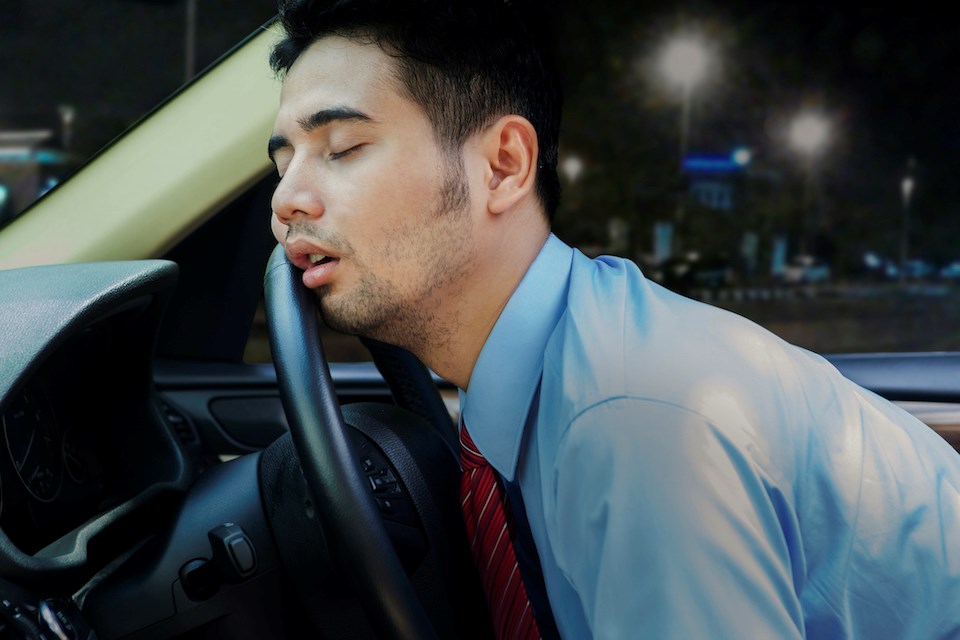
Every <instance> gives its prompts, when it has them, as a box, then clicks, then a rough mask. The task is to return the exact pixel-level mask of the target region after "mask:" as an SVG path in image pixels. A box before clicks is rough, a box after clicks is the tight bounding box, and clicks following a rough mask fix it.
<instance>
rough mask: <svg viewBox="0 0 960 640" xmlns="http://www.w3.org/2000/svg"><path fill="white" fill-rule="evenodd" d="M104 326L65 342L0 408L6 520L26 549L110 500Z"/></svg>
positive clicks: (0, 476)
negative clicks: (102, 410) (103, 417)
mask: <svg viewBox="0 0 960 640" xmlns="http://www.w3.org/2000/svg"><path fill="white" fill-rule="evenodd" d="M104 331H105V329H101V330H88V331H85V332H83V333H82V334H81V335H80V336H77V337H76V338H75V339H74V340H72V341H70V342H69V343H68V344H66V345H64V346H63V347H62V348H61V349H59V350H58V352H57V353H56V354H54V356H53V357H52V358H51V359H50V361H48V362H47V363H46V364H45V365H44V366H43V367H42V368H41V369H40V370H39V371H38V372H36V373H35V374H34V375H33V376H31V377H30V378H29V380H27V381H26V383H25V384H24V385H22V386H21V388H20V389H19V390H18V391H16V392H15V393H14V394H13V395H12V396H11V397H10V398H8V399H7V402H6V403H5V406H4V409H3V412H2V415H0V431H2V434H0V440H2V442H0V528H2V529H3V531H4V533H6V535H7V537H9V538H10V540H11V541H12V542H13V543H14V544H16V545H17V546H18V547H19V548H20V549H21V550H23V551H24V552H26V553H35V552H36V551H38V550H40V549H42V548H43V547H44V546H46V545H47V544H49V543H50V542H52V541H53V540H55V539H56V538H57V537H59V536H60V535H62V534H63V533H65V532H67V531H69V530H70V529H71V528H73V527H75V526H76V525H78V524H80V523H82V522H83V521H85V520H87V519H89V518H90V517H91V516H93V515H96V513H98V512H99V511H101V510H102V509H103V508H104V507H105V506H107V504H108V502H109V491H108V489H109V482H108V476H107V474H106V468H105V466H104V460H103V457H104V455H105V452H106V450H107V447H106V446H105V442H107V441H108V440H109V438H110V433H109V430H108V429H105V423H104V422H103V421H100V420H98V419H97V418H96V416H97V411H98V410H97V408H96V407H97V405H98V404H99V406H100V407H104V406H106V404H104V403H108V402H109V401H110V398H109V396H108V395H106V396H105V395H104V391H103V390H102V389H99V388H98V385H97V384H96V382H97V380H98V378H100V376H99V372H98V371H97V369H98V368H99V367H100V366H101V365H102V364H103V363H105V360H104V358H103V356H104V355H105V354H104V352H103V349H104V347H109V340H110V338H109V335H105V334H104ZM107 351H109V349H107Z"/></svg>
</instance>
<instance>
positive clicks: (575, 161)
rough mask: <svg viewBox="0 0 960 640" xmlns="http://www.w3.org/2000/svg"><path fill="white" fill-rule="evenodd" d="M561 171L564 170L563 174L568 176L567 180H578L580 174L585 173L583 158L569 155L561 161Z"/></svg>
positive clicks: (571, 181) (572, 181)
mask: <svg viewBox="0 0 960 640" xmlns="http://www.w3.org/2000/svg"><path fill="white" fill-rule="evenodd" d="M560 171H562V172H563V175H564V176H566V178H567V180H569V181H570V183H571V184H572V183H574V182H576V181H577V178H579V177H580V174H581V173H583V160H581V159H580V158H579V157H578V156H567V157H566V158H564V159H563V161H562V162H561V163H560Z"/></svg>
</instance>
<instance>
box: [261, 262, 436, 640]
mask: <svg viewBox="0 0 960 640" xmlns="http://www.w3.org/2000/svg"><path fill="white" fill-rule="evenodd" d="M264 295H265V306H266V312H267V314H266V315H267V328H268V334H269V338H270V348H271V350H272V353H273V361H274V366H275V368H276V371H277V381H278V383H279V389H280V398H281V400H282V403H283V408H284V412H285V413H286V416H287V422H288V423H289V425H290V434H291V437H292V439H293V443H294V446H295V448H296V450H297V455H298V456H299V458H300V464H301V466H302V468H303V474H304V477H305V479H306V482H307V487H308V490H309V491H310V494H311V496H312V497H313V499H314V502H315V505H316V510H317V513H318V514H319V517H320V522H321V524H322V526H323V529H324V532H325V533H326V534H329V537H330V538H331V539H332V542H333V544H334V545H335V547H336V549H337V550H339V551H340V552H341V553H342V554H343V556H344V558H345V560H346V564H347V566H349V567H351V568H356V571H352V572H350V573H351V577H352V579H353V582H354V586H355V588H356V589H357V594H358V596H359V598H360V601H361V604H362V606H363V608H364V610H365V611H366V612H367V614H368V615H369V616H370V618H371V622H372V624H373V626H374V628H375V629H376V631H377V632H378V634H380V635H383V636H385V637H391V638H403V639H407V638H409V639H411V640H413V639H420V638H436V633H435V631H434V629H433V626H432V625H431V623H430V620H429V618H428V617H427V614H426V612H425V610H424V608H423V605H422V604H421V603H420V601H419V599H418V598H417V595H416V593H415V592H414V590H413V586H412V585H411V583H410V580H409V579H408V578H407V575H406V573H405V572H404V570H403V567H402V565H401V563H400V559H399V557H398V556H397V554H396V551H395V550H394V547H393V543H392V542H391V541H390V538H389V537H388V536H387V532H386V529H385V528H384V526H383V521H382V520H381V518H380V512H379V511H378V509H377V507H376V504H375V501H374V498H373V496H372V495H371V493H370V489H369V486H368V483H367V480H366V478H365V477H364V476H363V474H362V473H361V472H360V469H359V468H358V467H357V461H355V460H354V454H353V450H352V448H351V445H350V443H349V441H348V437H347V432H346V429H347V427H346V425H345V423H344V420H343V413H342V412H341V411H340V403H339V402H338V400H337V394H336V391H335V389H334V386H333V381H332V379H331V376H330V368H329V367H328V366H327V361H326V357H325V356H324V352H323V345H322V343H321V341H320V331H319V318H318V315H317V311H316V306H315V303H314V300H313V296H312V294H311V293H310V291H309V290H308V289H307V288H306V287H305V286H304V285H303V283H302V282H301V279H300V270H299V269H297V268H296V267H294V266H293V265H292V264H291V263H290V262H289V261H288V260H287V257H286V254H285V253H284V251H283V247H282V246H279V245H278V246H277V248H276V249H274V251H273V253H272V254H271V256H270V260H269V262H268V263H267V269H266V274H265V276H264Z"/></svg>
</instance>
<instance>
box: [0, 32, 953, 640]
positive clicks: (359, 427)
mask: <svg viewBox="0 0 960 640" xmlns="http://www.w3.org/2000/svg"><path fill="white" fill-rule="evenodd" d="M271 28H272V27H270V26H269V25H268V26H265V27H264V28H263V29H260V30H258V32H257V33H255V34H254V35H252V36H251V37H250V38H249V39H248V40H246V41H244V42H243V43H241V45H239V46H238V47H237V48H236V49H235V50H233V51H232V52H230V53H229V54H227V55H226V56H224V58H223V59H221V60H220V61H218V63H217V64H215V65H213V66H211V67H210V68H209V69H208V70H207V71H206V72H204V73H203V74H201V75H200V76H199V77H198V78H197V79H195V80H194V81H193V82H192V83H191V84H190V85H188V86H187V87H186V88H184V89H183V90H182V91H181V92H179V93H177V94H176V95H174V96H172V97H171V98H170V99H169V100H168V101H166V102H165V103H163V104H162V105H160V106H159V107H157V108H156V109H155V110H154V111H153V112H151V113H150V114H148V115H147V116H146V117H144V118H143V120H142V121H140V123H139V124H138V126H137V127H135V128H134V129H132V130H131V132H130V133H127V134H125V135H124V136H122V137H120V138H118V139H117V140H115V141H113V142H112V143H111V144H110V145H109V146H108V147H106V148H105V149H104V150H103V151H102V152H100V154H98V155H97V156H96V157H95V158H93V159H92V160H91V161H89V162H88V163H86V164H85V165H84V166H83V167H82V168H81V169H80V170H79V171H78V172H77V173H76V174H75V175H74V176H73V177H72V178H71V179H70V180H67V181H66V182H64V183H63V184H61V185H59V186H58V187H57V188H56V189H54V190H52V191H51V192H50V193H48V194H46V195H44V197H43V198H42V199H41V200H40V201H39V202H38V203H37V204H36V205H34V206H33V208H31V209H30V210H28V211H27V212H26V213H25V214H24V215H22V216H21V217H20V218H17V219H16V220H14V221H12V222H10V223H9V224H8V225H7V226H5V227H3V228H0V421H2V423H0V427H2V430H3V441H4V442H3V447H0V640H5V639H7V638H11V639H12V638H57V639H64V638H100V639H103V640H106V639H114V638H130V639H133V640H141V639H142V640H146V639H153V638H187V639H191V638H204V639H210V638H299V637H318V638H351V639H352V638H358V639H362V638H431V637H438V638H482V637H492V630H491V627H490V622H489V620H488V616H487V614H486V608H485V605H484V603H483V596H482V594H481V591H480V585H479V581H478V578H477V575H476V570H475V568H474V566H473V563H472V560H471V558H470V554H469V550H468V548H467V543H466V539H465V533H464V529H463V524H462V521H461V518H460V511H459V505H458V498H457V486H458V477H459V463H458V457H457V451H458V449H457V438H456V429H457V426H456V425H457V422H456V419H457V415H456V413H457V412H456V390H455V389H454V388H453V387H452V386H451V385H450V384H449V383H447V382H445V381H444V380H441V379H439V378H438V377H437V376H435V375H434V374H433V373H432V372H430V371H429V370H427V369H426V368H425V367H424V366H423V365H422V364H421V363H420V362H419V361H418V360H417V359H416V358H415V357H413V356H412V355H411V354H409V353H407V352H405V351H403V350H400V349H396V348H394V347H391V346H389V345H384V344H381V343H377V342H375V341H369V340H367V341H362V343H360V342H358V343H357V344H358V345H360V344H362V348H363V349H365V350H366V353H367V354H368V356H367V357H366V360H367V361H366V362H360V363H351V362H338V361H335V359H331V358H329V357H328V356H327V355H326V354H325V351H324V349H325V347H327V346H328V345H330V344H331V343H333V342H336V341H337V340H339V338H338V337H336V336H334V335H332V334H331V333H330V332H328V331H327V330H326V329H325V328H324V327H323V326H322V322H321V320H320V319H319V317H318V316H317V313H316V311H315V307H314V305H313V303H312V301H311V299H310V296H309V294H308V293H307V292H306V290H305V289H304V288H303V287H302V286H299V278H298V274H297V273H296V269H295V268H294V267H292V266H291V265H290V264H289V263H288V262H287V261H286V259H285V257H284V255H283V253H282V251H278V250H277V245H276V241H275V240H274V238H273V236H272V235H271V233H270V230H269V226H268V224H267V220H268V215H269V210H270V204H269V202H270V196H271V193H272V189H273V187H274V185H275V182H276V178H275V176H273V175H271V167H270V165H269V162H268V160H267V158H266V154H265V151H264V149H265V145H266V140H267V138H268V135H269V131H270V126H271V124H272V113H273V110H274V109H275V107H276V96H277V91H278V85H277V82H276V79H275V78H272V77H270V74H269V72H268V71H267V70H266V66H265V60H266V56H265V51H266V50H267V47H268V46H269V44H270V43H271V42H272V38H275V35H276V34H275V33H274V32H271V31H270V29H271ZM251 69H258V71H256V72H251ZM236 104H243V105H244V109H237V108H236V107H235V105H236ZM234 112H237V113H234ZM211 114H215V115H211ZM171 149H172V150H171ZM158 150H159V151H158ZM201 170H203V171H206V172H205V173H202V172H201ZM357 348H360V347H357ZM252 350H256V351H257V352H265V353H267V354H268V355H269V360H267V361H258V360H262V359H259V358H257V359H254V358H250V357H249V354H250V353H251V351H252ZM828 359H829V360H830V361H831V362H832V363H833V364H834V365H835V366H836V367H837V368H839V369H840V371H841V372H842V373H843V374H844V375H846V376H848V377H849V378H851V379H853V380H854V381H855V382H858V383H859V384H861V385H862V386H864V387H866V388H867V389H870V390H872V391H873V392H875V393H877V394H879V395H881V396H884V397H886V398H888V399H890V400H893V401H895V402H897V403H899V404H900V405H901V406H902V407H903V408H904V409H906V410H907V411H910V412H912V413H914V414H915V415H916V416H917V417H919V418H920V419H921V420H923V421H924V422H925V423H926V424H928V425H929V426H930V427H931V428H932V429H934V430H936V431H937V433H939V434H940V435H941V436H943V437H944V438H945V439H946V440H947V441H948V442H949V443H950V444H951V445H953V446H954V448H957V449H958V450H960V353H955V352H925V353H920V352H908V353H886V352H885V353H843V354H836V355H830V354H828Z"/></svg>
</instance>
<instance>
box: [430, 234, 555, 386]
mask: <svg viewBox="0 0 960 640" xmlns="http://www.w3.org/2000/svg"><path fill="white" fill-rule="evenodd" d="M517 217H520V216H517ZM549 234H550V229H549V227H548V226H547V224H546V222H545V221H544V220H543V218H542V215H527V216H523V217H522V220H513V221H511V220H509V218H507V217H506V216H504V218H503V219H498V220H497V221H496V222H495V223H494V224H493V225H491V228H490V229H489V230H487V231H486V232H485V233H484V237H481V238H479V242H478V245H477V246H478V247H485V248H487V250H486V251H481V253H480V254H479V255H478V256H477V259H476V260H475V263H476V268H475V269H473V270H472V271H471V272H470V274H469V275H468V276H467V277H466V278H465V280H466V282H464V283H462V284H463V286H462V287H460V288H459V290H458V292H457V294H456V295H454V296H452V297H451V299H452V300H453V301H454V303H453V304H452V305H451V307H450V308H449V312H448V313H446V314H445V315H446V318H445V319H444V320H445V322H442V326H443V327H445V329H441V331H440V332H439V333H440V334H443V335H445V338H446V339H444V340H439V341H431V342H430V343H429V344H422V345H420V346H419V348H416V349H414V350H413V351H414V353H416V354H417V356H418V357H419V358H420V360H422V361H423V363H424V364H426V365H427V366H428V367H429V368H430V369H431V370H433V371H435V372H436V373H437V374H438V375H439V376H441V377H443V378H444V379H446V380H449V381H450V382H452V383H453V384H455V385H457V386H458V387H460V388H461V389H464V390H466V389H467V387H468V386H469V383H470V376H471V374H472V373H473V368H474V365H475V364H476V362H477V358H479V357H480V351H481V350H482V349H483V345H484V343H485V342H486V341H487V337H488V336H489V335H490V332H491V331H492V330H493V326H494V325H495V324H496V322H497V319H498V318H499V317H500V313H501V312H502V311H503V309H504V307H505V306H506V305H507V302H508V301H509V300H510V297H511V296H512V295H513V292H514V291H515V290H516V288H517V286H518V285H519V284H520V281H521V280H522V279H523V276H524V275H525V274H526V273H527V270H528V269H529V268H530V265H531V264H532V263H533V261H534V259H536V257H537V254H538V253H540V249H541V248H542V247H543V244H544V243H545V242H546V241H547V237H548V236H549ZM486 256H496V258H495V259H487V258H486ZM452 327H455V328H456V329H455V330H453V331H451V330H450V328H452ZM438 328H439V327H438Z"/></svg>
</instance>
